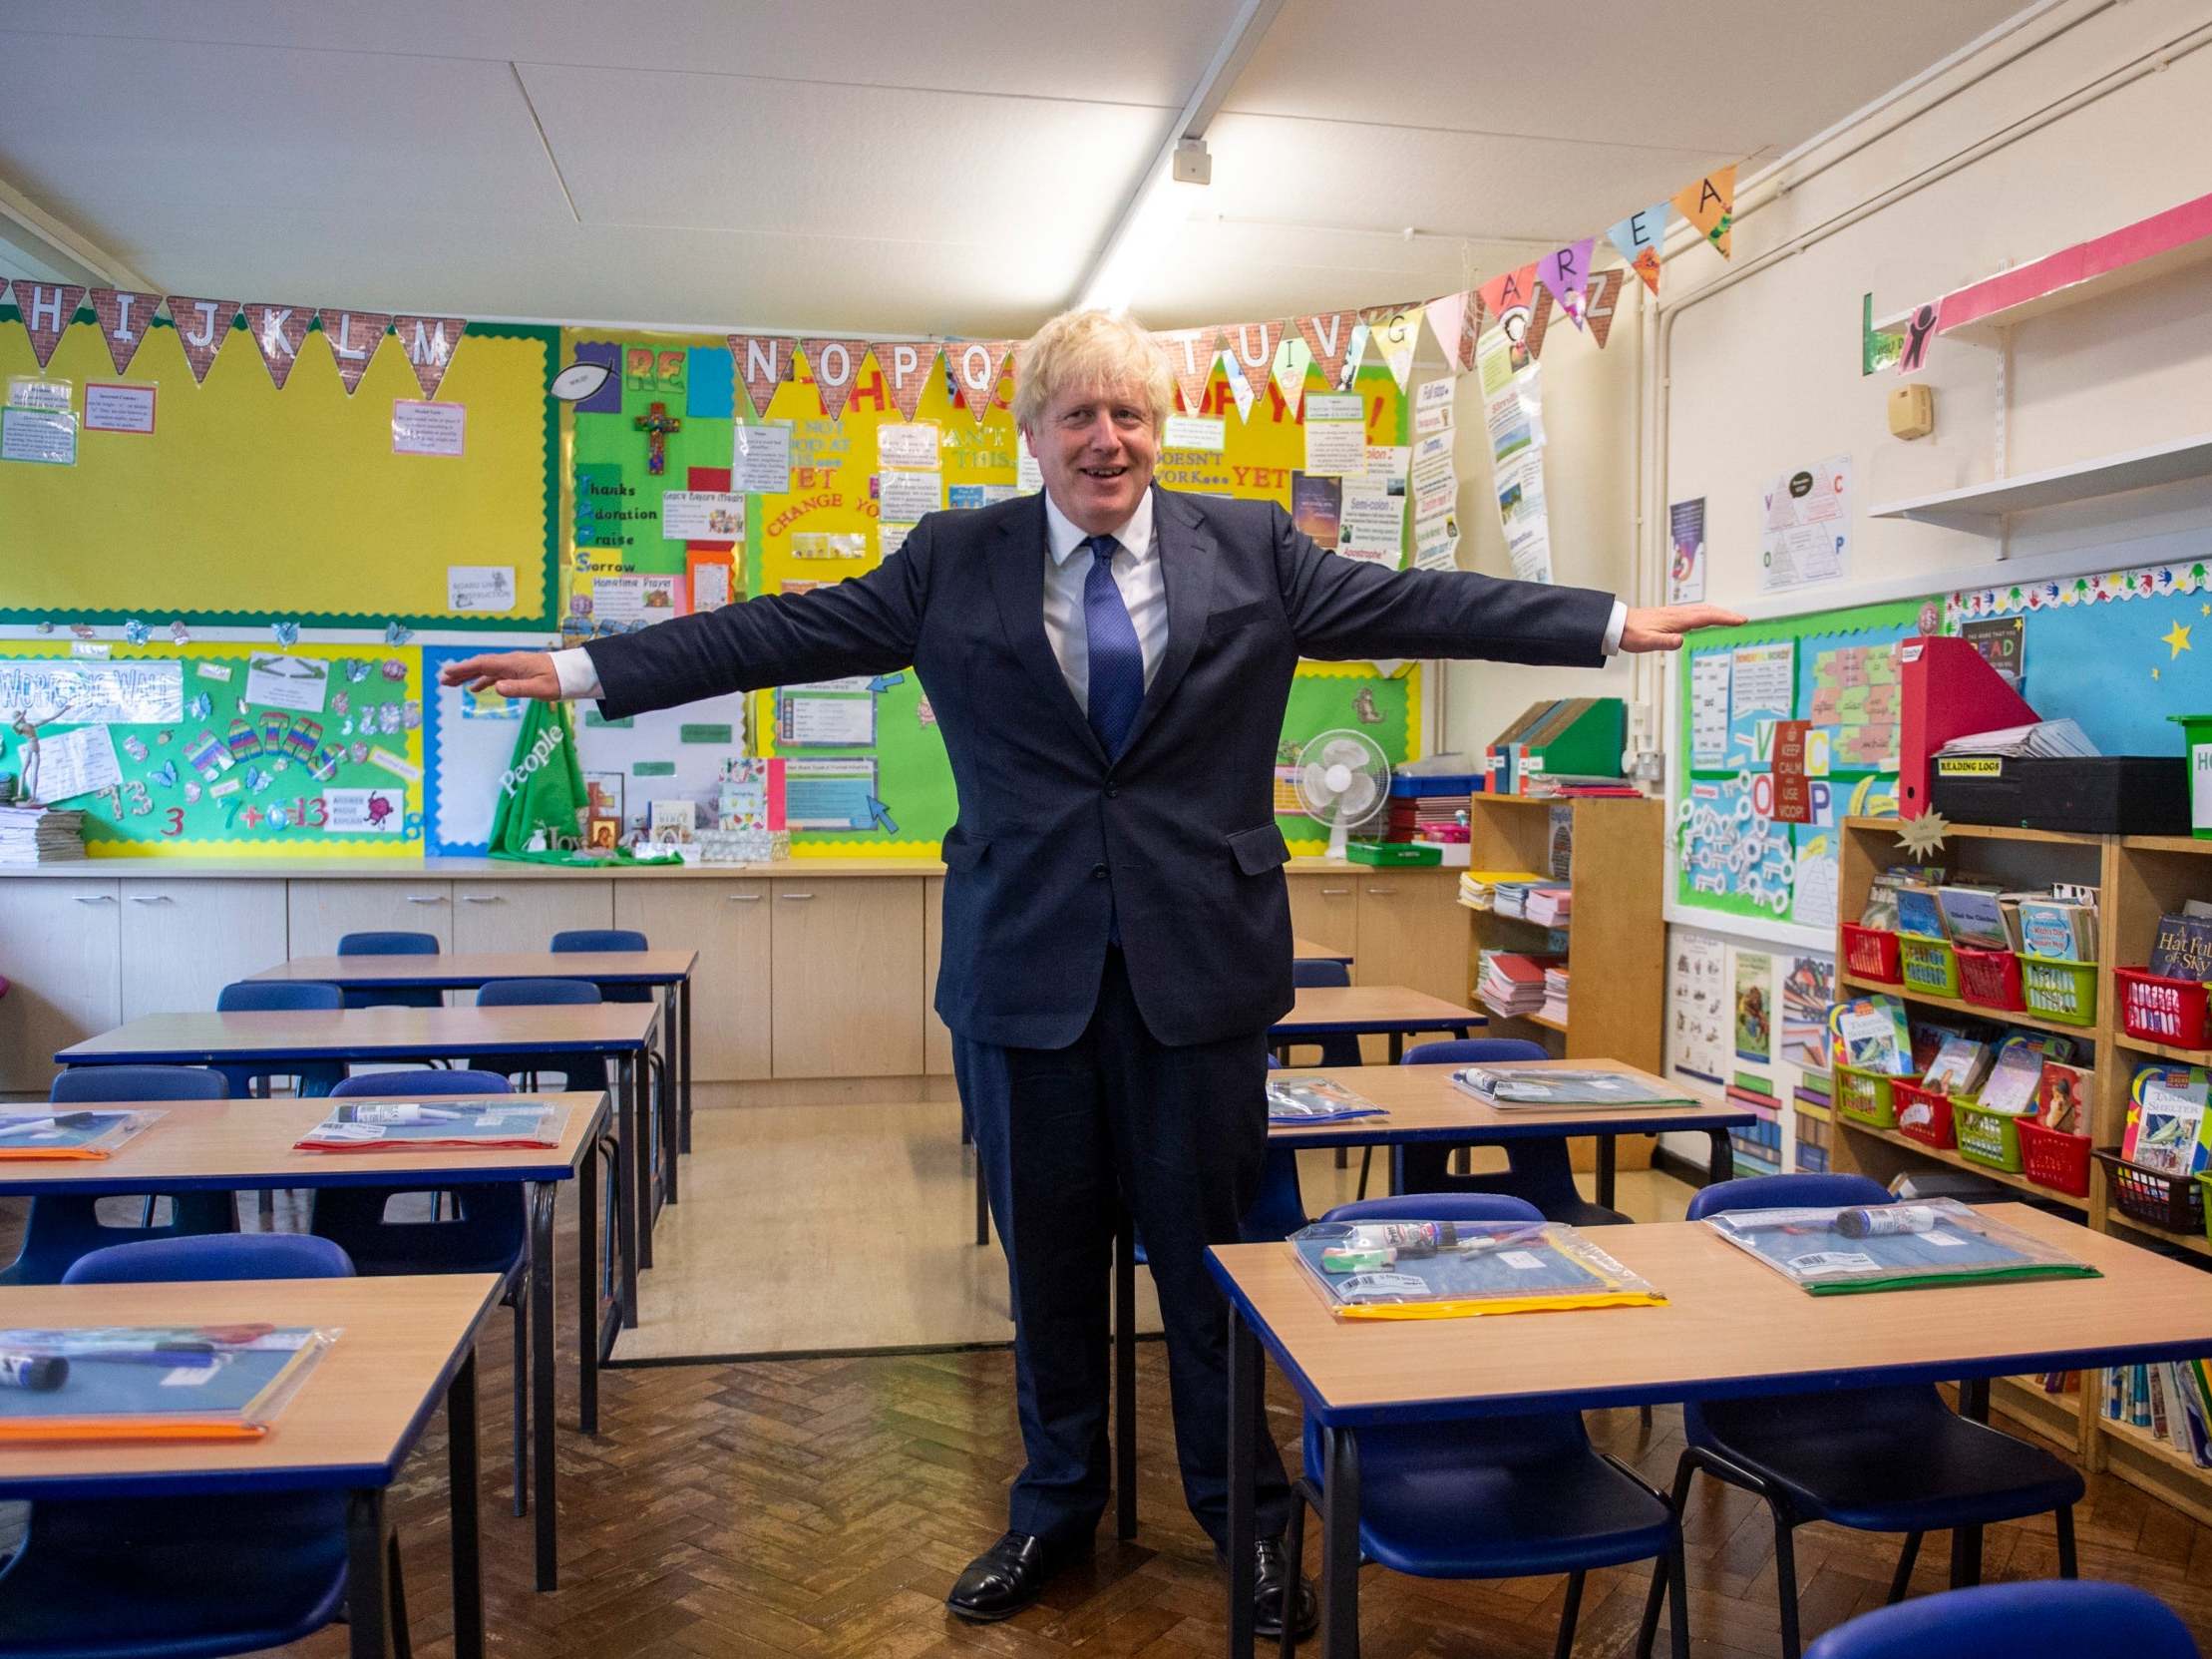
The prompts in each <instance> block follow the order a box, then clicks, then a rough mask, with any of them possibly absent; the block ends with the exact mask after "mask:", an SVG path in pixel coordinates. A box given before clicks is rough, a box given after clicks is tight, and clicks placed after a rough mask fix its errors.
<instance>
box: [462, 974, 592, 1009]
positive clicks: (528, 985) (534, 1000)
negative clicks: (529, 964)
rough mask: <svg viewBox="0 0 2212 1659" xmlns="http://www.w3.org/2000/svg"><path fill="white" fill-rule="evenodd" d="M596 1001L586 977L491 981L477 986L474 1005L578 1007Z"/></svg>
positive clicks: (495, 1006) (485, 1006)
mask: <svg viewBox="0 0 2212 1659" xmlns="http://www.w3.org/2000/svg"><path fill="white" fill-rule="evenodd" d="M600 1000H601V999H600V997H599V988H598V987H597V986H595V985H593V984H592V983H591V982H590V981H589V980H494V981H493V982H492V983H491V984H490V985H485V986H479V987H478V988H477V994H476V1006H477V1007H478V1008H485V1009H490V1008H542V1007H545V1006H547V1005H550V1004H558V1005H561V1006H567V1005H571V1004H573V1005H576V1006H579V1007H580V1006H582V1005H584V1004H588V1003H596V1002H599V1001H600Z"/></svg>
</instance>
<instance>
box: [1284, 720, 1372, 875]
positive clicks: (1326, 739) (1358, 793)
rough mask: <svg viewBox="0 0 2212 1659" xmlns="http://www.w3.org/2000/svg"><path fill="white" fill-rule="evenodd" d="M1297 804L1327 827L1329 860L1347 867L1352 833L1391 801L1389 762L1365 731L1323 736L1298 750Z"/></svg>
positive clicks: (1317, 821) (1311, 817)
mask: <svg viewBox="0 0 2212 1659" xmlns="http://www.w3.org/2000/svg"><path fill="white" fill-rule="evenodd" d="M1297 796H1298V805H1299V806H1300V807H1301V808H1303V809H1304V812H1305V815H1306V816H1307V817H1308V818H1310V819H1312V820H1313V821H1314V822H1315V823H1316V824H1326V825H1327V826H1328V856H1329V857H1330V858H1332V859H1334V860H1335V861H1336V862H1337V863H1339V864H1341V863H1344V862H1345V858H1344V843H1345V841H1346V840H1347V839H1349V837H1350V835H1351V832H1352V831H1353V830H1355V829H1357V828H1358V827H1359V826H1360V825H1361V824H1364V823H1366V822H1367V821H1368V820H1369V819H1371V818H1374V817H1377V816H1379V815H1380V814H1381V812H1382V811H1383V809H1384V808H1385V807H1386V806H1388V805H1389V801H1390V760H1389V757H1388V756H1387V755H1385V754H1384V753H1383V752H1382V746H1381V745H1380V744H1379V743H1377V742H1376V741H1375V740H1374V739H1373V738H1372V737H1369V736H1368V735H1367V734H1366V733H1365V732H1363V731H1348V730H1340V731H1324V732H1322V733H1321V734H1320V735H1319V736H1317V737H1314V738H1311V739H1310V740H1308V741H1307V743H1306V745H1305V747H1304V748H1302V749H1300V750H1299V751H1298V764H1297Z"/></svg>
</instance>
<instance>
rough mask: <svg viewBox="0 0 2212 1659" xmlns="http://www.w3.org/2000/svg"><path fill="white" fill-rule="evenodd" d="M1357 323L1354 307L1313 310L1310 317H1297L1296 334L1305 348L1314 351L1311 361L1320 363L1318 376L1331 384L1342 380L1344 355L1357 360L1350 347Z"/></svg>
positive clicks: (1336, 384) (1343, 376) (1357, 314)
mask: <svg viewBox="0 0 2212 1659" xmlns="http://www.w3.org/2000/svg"><path fill="white" fill-rule="evenodd" d="M1358 327H1359V313H1358V312H1357V311H1316V312H1314V313H1313V315H1311V316H1309V317H1299V318H1298V319H1297V330H1298V338H1299V339H1301V340H1303V341H1304V342H1305V348H1306V350H1308V351H1310V352H1312V353H1313V361H1314V362H1315V363H1317V364H1319V365H1320V370H1321V378H1322V379H1323V380H1325V381H1327V382H1328V384H1329V385H1331V386H1341V385H1343V384H1344V380H1345V374H1344V360H1345V357H1346V355H1347V354H1350V355H1352V357H1353V359H1354V361H1356V360H1357V354H1356V353H1355V352H1353V350H1352V335H1353V334H1354V333H1355V332H1356V331H1357V329H1358Z"/></svg>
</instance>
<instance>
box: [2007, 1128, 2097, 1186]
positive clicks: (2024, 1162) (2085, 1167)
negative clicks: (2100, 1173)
mask: <svg viewBox="0 0 2212 1659" xmlns="http://www.w3.org/2000/svg"><path fill="white" fill-rule="evenodd" d="M2020 1166H2021V1173H2023V1174H2024V1175H2026V1176H2027V1177H2028V1179H2029V1180H2030V1181H2033V1182H2034V1183H2035V1184H2036V1185H2037V1186H2039V1187H2048V1188H2050V1190H2051V1191H2053V1192H2063V1193H2067V1194H2070V1195H2071V1196H2072V1197H2075V1198H2086V1197H2088V1196H2089V1137H2088V1136H2087V1135H2069V1134H2067V1133H2065V1132H2064V1131H2063V1130H2060V1129H2052V1128H2046V1127H2045V1126H2044V1125H2043V1124H2040V1123H2036V1122H2033V1121H2031V1120H2029V1119H2027V1118H2023V1119H2022V1120H2021V1125H2020Z"/></svg>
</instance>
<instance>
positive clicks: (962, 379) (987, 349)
mask: <svg viewBox="0 0 2212 1659" xmlns="http://www.w3.org/2000/svg"><path fill="white" fill-rule="evenodd" d="M1013 354H1014V342H1013V341H1012V340H962V341H960V342H959V343H958V344H956V345H948V346H946V347H945V348H944V359H945V361H946V362H947V363H949V364H951V365H952V395H953V396H954V397H956V398H958V399H959V400H960V407H961V408H963V409H965V410H966V411H967V412H968V416H969V418H971V419H972V420H973V421H974V422H975V424H976V425H978V426H980V425H981V424H982V423H983V417H984V416H985V415H987V414H989V413H990V406H991V403H992V401H993V400H994V399H995V398H996V397H997V396H998V383H999V381H1001V380H1003V379H1005V378H1006V359H1007V358H1009V357H1011V356H1012V355H1013Z"/></svg>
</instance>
